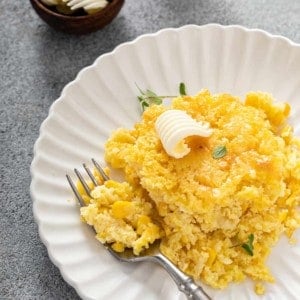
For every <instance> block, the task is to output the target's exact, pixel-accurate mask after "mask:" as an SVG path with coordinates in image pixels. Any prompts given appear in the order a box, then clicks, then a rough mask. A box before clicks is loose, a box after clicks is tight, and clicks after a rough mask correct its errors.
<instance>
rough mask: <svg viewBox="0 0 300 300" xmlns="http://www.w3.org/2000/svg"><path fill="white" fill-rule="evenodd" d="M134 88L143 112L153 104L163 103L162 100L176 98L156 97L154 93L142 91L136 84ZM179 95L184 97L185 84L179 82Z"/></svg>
mask: <svg viewBox="0 0 300 300" xmlns="http://www.w3.org/2000/svg"><path fill="white" fill-rule="evenodd" d="M136 87H137V88H138V90H139V92H140V95H139V96H137V98H138V100H139V102H140V104H141V106H142V110H143V111H145V109H146V108H147V107H149V106H151V105H153V104H157V105H160V104H162V102H163V99H167V98H175V97H177V96H170V95H157V94H156V93H155V92H153V91H151V90H149V89H146V90H142V89H141V88H140V87H139V86H138V85H137V84H136ZM179 93H180V95H181V96H185V95H186V89H185V84H184V83H183V82H181V83H180V84H179Z"/></svg>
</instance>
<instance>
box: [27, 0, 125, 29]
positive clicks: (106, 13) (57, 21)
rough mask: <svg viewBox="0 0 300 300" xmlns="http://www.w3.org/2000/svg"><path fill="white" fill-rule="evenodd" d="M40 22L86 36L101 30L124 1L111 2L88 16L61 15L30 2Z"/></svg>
mask: <svg viewBox="0 0 300 300" xmlns="http://www.w3.org/2000/svg"><path fill="white" fill-rule="evenodd" d="M30 2H31V5H32V7H33V8H34V10H35V11H36V12H37V14H38V15H39V16H40V18H41V19H42V20H44V21H45V22H46V23H47V24H48V25H50V26H51V27H53V28H55V29H56V30H60V31H64V32H67V33H72V34H86V33H90V32H93V31H96V30H98V29H101V28H103V27H104V26H106V25H107V24H109V23H110V22H111V21H112V20H113V19H114V18H115V17H116V16H117V14H118V13H119V11H120V9H121V8H122V6H123V4H124V2H125V0H112V1H111V2H110V3H109V4H108V5H107V6H106V7H105V8H103V9H102V10H100V11H99V12H97V13H95V14H90V15H80V16H77V15H75V16H74V15H63V14H60V13H58V12H56V11H54V10H52V9H51V7H48V6H46V5H45V4H43V3H42V2H41V1H40V0H30Z"/></svg>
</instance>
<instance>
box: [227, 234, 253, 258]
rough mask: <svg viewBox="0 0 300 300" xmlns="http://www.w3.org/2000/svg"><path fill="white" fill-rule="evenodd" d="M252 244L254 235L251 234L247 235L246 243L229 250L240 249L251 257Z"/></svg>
mask: <svg viewBox="0 0 300 300" xmlns="http://www.w3.org/2000/svg"><path fill="white" fill-rule="evenodd" d="M253 242H254V234H253V233H251V234H249V235H248V240H247V242H245V243H240V244H237V245H234V246H232V247H231V248H233V247H242V248H243V249H244V250H245V251H246V252H247V253H248V254H249V255H251V256H253V250H254V246H253Z"/></svg>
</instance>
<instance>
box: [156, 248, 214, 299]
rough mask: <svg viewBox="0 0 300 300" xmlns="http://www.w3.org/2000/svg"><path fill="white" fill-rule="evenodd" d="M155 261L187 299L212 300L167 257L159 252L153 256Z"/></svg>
mask: <svg viewBox="0 0 300 300" xmlns="http://www.w3.org/2000/svg"><path fill="white" fill-rule="evenodd" d="M155 259H156V261H157V262H158V263H159V264H160V265H161V266H162V267H163V268H164V269H165V270H166V271H167V272H168V273H169V274H170V276H171V277H172V278H173V279H174V281H175V283H176V284H177V286H178V289H179V290H180V291H181V292H183V293H184V294H185V295H186V296H187V298H188V299H193V300H212V299H211V298H210V297H209V296H208V295H207V294H206V292H205V291H204V290H203V289H202V287H201V286H198V285H197V284H196V283H195V282H194V280H193V278H191V277H190V276H188V275H186V274H185V273H183V272H181V271H180V270H179V269H178V268H177V267H176V266H175V265H174V264H173V263H172V262H171V261H170V260H169V259H168V258H166V257H165V256H164V255H162V254H161V253H159V254H158V255H156V256H155Z"/></svg>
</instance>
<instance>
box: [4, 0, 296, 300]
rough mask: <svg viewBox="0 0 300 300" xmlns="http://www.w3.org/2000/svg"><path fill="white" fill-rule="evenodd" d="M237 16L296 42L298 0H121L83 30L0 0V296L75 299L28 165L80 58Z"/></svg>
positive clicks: (230, 21) (236, 19)
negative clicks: (42, 229)
mask: <svg viewBox="0 0 300 300" xmlns="http://www.w3.org/2000/svg"><path fill="white" fill-rule="evenodd" d="M188 23H194V24H205V23H221V24H240V25H244V26H247V27H255V28H261V29H264V30H267V31H269V32H271V33H274V34H281V35H284V36H286V37H288V38H290V39H292V40H294V41H295V42H300V30H299V29H300V1H298V0H273V1H261V0H251V1H248V0H244V1H238V0H235V1H229V0H227V1H217V0H210V1H200V0H185V1H182V0H160V1H159V0H153V1H149V0H126V4H125V6H124V7H123V9H122V11H121V13H120V15H119V16H118V18H117V19H116V20H114V22H113V23H112V24H110V25H109V26H108V27H106V28H105V29H103V30H102V31H98V32H97V33H94V34H90V35H87V36H81V37H75V36H69V35H66V34H63V33H58V32H55V31H54V30H52V29H50V28H49V27H48V26H47V25H46V24H44V23H43V22H42V21H41V20H40V19H39V18H38V17H37V15H36V14H35V13H34V11H33V10H32V9H31V7H30V4H29V0H27V1H25V0H22V1H21V0H19V1H11V0H1V1H0V138H1V139H0V154H1V155H0V168H1V170H0V180H1V187H0V197H1V198H0V204H1V209H0V299H1V300H2V299H25V300H26V299H78V296H77V295H76V292H75V291H74V290H73V288H71V287H70V286H69V285H68V284H67V283H65V282H64V280H63V279H62V277H61V275H60V273H59V270H58V269H57V268H56V267H55V266H54V265H53V264H52V263H51V261H50V260H49V258H48V255H47V251H46V248H45V247H44V245H43V244H42V243H41V241H40V239H39V237H38V231H37V226H36V225H35V223H34V221H33V216H32V205H31V199H30V195H29V185H30V174H29V167H30V163H31V160H32V150H33V144H34V141H35V140H36V139H37V137H38V130H39V126H40V124H41V122H42V121H43V119H44V118H45V117H46V116H47V113H48V109H49V106H50V105H51V103H52V102H53V101H54V100H55V99H56V98H57V97H58V96H59V94H60V92H61V90H62V88H63V87H64V85H65V84H67V83H68V82H69V81H71V80H73V79H74V77H75V76H76V74H77V73H78V71H79V70H80V69H82V68H83V67H84V66H87V65H90V64H91V63H92V62H93V61H94V60H95V58H96V57H98V56H99V55H100V54H102V53H105V52H108V51H111V50H112V49H113V48H114V47H115V46H117V45H118V44H120V43H121V42H125V41H128V40H132V39H133V38H135V37H136V36H138V35H140V34H143V33H148V32H154V31H157V30H159V29H161V28H164V27H178V26H181V25H184V24H188Z"/></svg>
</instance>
